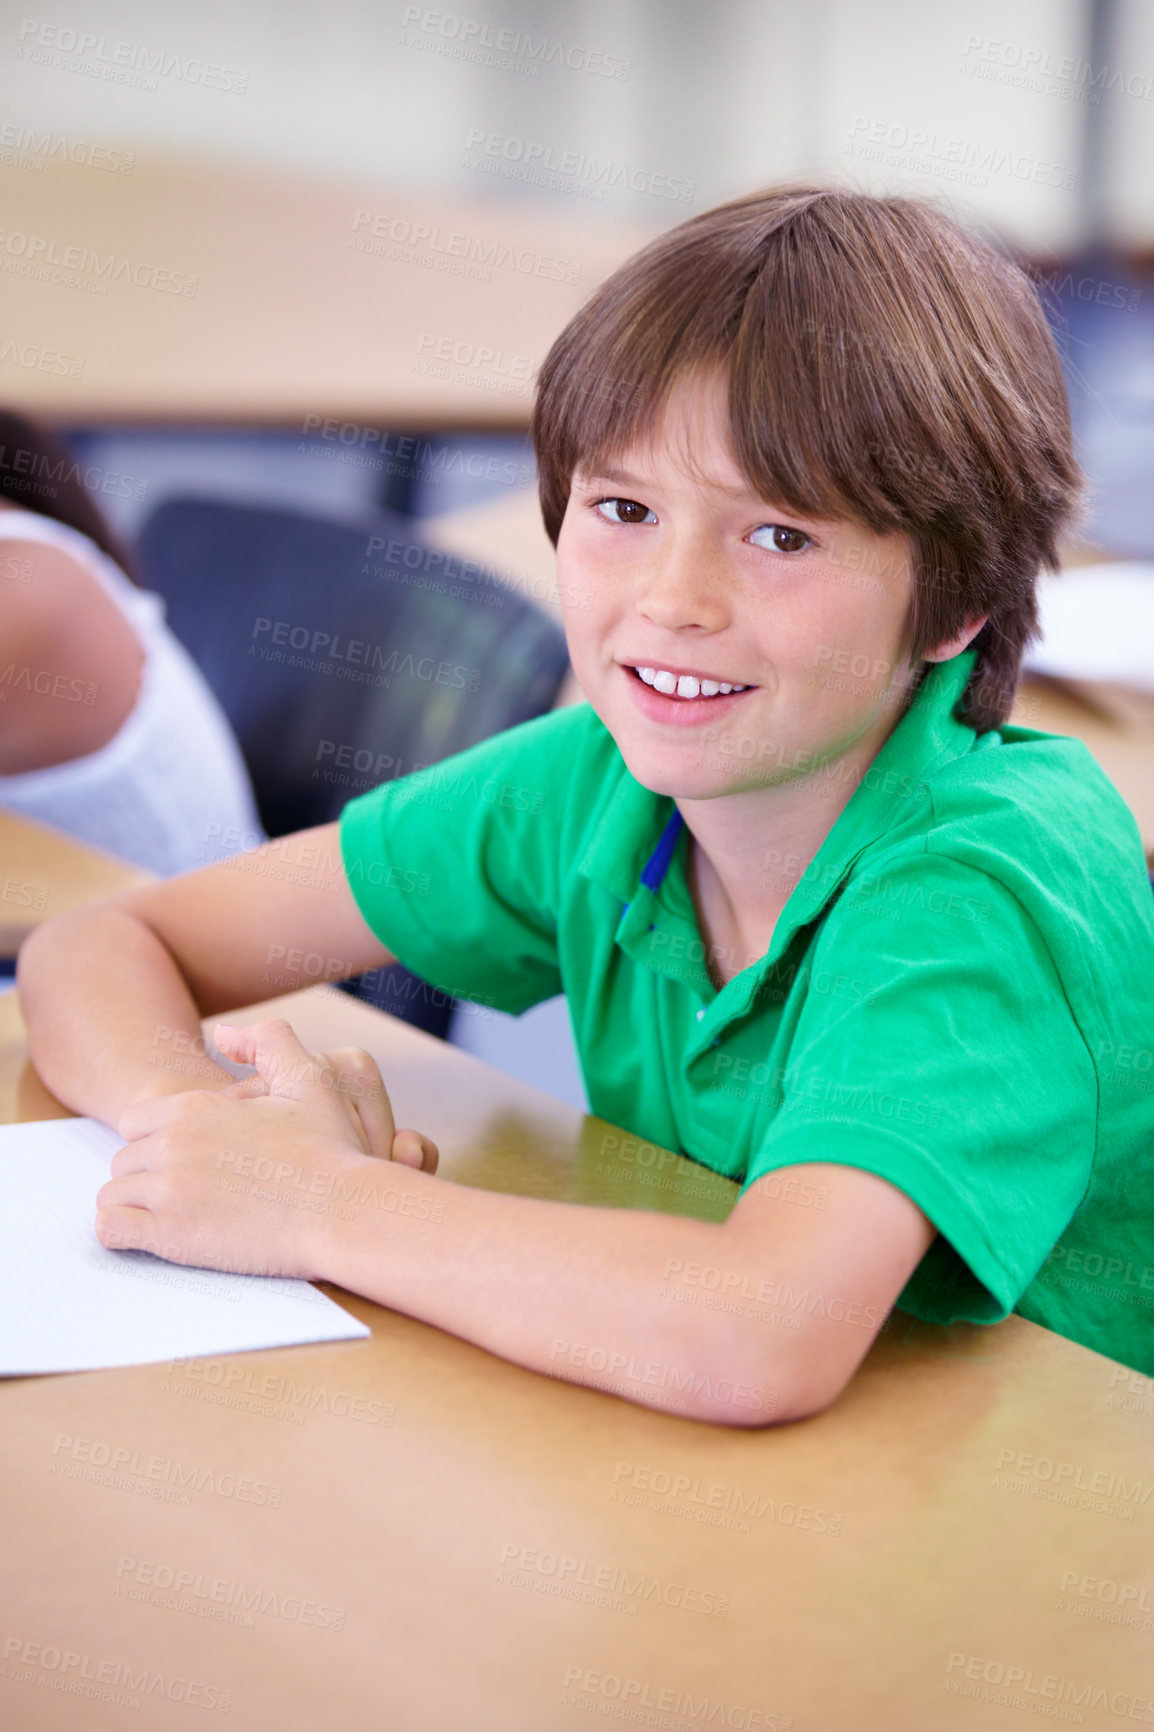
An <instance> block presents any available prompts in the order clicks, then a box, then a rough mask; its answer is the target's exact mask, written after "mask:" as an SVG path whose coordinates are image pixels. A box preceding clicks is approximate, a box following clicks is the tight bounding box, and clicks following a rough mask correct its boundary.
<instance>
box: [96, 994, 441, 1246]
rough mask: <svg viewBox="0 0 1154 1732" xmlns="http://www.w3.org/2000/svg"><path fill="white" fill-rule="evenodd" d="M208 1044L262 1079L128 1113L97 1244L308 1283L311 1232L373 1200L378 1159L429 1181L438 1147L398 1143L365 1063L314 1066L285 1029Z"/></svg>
mask: <svg viewBox="0 0 1154 1732" xmlns="http://www.w3.org/2000/svg"><path fill="white" fill-rule="evenodd" d="M216 1039H217V1044H218V1046H219V1047H220V1050H221V1051H222V1052H223V1053H225V1054H226V1055H227V1056H228V1057H229V1058H231V1059H234V1060H235V1061H236V1062H237V1063H241V1064H253V1065H255V1067H256V1075H255V1076H253V1077H249V1078H245V1079H244V1080H243V1081H241V1082H238V1083H232V1084H229V1085H228V1086H227V1087H225V1088H221V1089H212V1090H209V1089H196V1090H191V1091H188V1092H186V1093H183V1094H178V1095H168V1096H162V1097H157V1098H153V1099H144V1100H139V1101H137V1102H136V1103H135V1104H134V1105H133V1106H131V1107H130V1108H129V1109H128V1111H127V1112H126V1113H125V1114H124V1116H123V1117H122V1119H121V1121H120V1125H119V1129H120V1132H121V1135H122V1136H124V1137H125V1138H126V1139H128V1140H127V1143H126V1146H125V1147H124V1148H122V1149H120V1150H119V1151H118V1152H117V1154H116V1155H115V1157H114V1159H113V1162H112V1174H113V1176H112V1178H111V1180H110V1181H109V1183H108V1184H106V1185H105V1186H103V1187H102V1189H101V1191H100V1193H99V1195H98V1197H97V1218H96V1234H97V1237H98V1239H99V1240H100V1242H101V1243H102V1244H103V1245H106V1246H108V1247H109V1248H110V1249H122V1250H123V1249H130V1248H135V1249H139V1250H147V1251H152V1252H154V1253H155V1254H156V1255H157V1256H161V1257H166V1258H168V1259H169V1260H170V1261H173V1262H179V1263H197V1264H201V1265H202V1266H205V1267H208V1268H225V1269H234V1270H237V1271H240V1272H243V1273H247V1274H280V1275H303V1276H305V1277H306V1278H313V1279H315V1278H317V1277H318V1275H319V1274H320V1273H321V1271H320V1270H319V1269H318V1267H317V1261H316V1255H315V1252H314V1249H313V1247H314V1245H315V1244H316V1243H317V1242H318V1233H317V1229H318V1228H319V1227H322V1226H323V1225H325V1224H326V1223H327V1220H328V1218H329V1217H337V1218H340V1217H341V1216H342V1215H343V1213H344V1212H346V1211H347V1210H349V1209H350V1206H353V1207H355V1199H356V1197H357V1196H358V1195H359V1194H362V1193H367V1192H369V1191H373V1190H376V1189H377V1188H379V1185H380V1184H381V1182H382V1177H381V1174H380V1171H379V1168H378V1165H377V1157H383V1158H385V1159H388V1158H389V1156H390V1154H391V1155H392V1156H393V1158H396V1159H398V1160H403V1161H404V1162H405V1164H406V1165H409V1166H413V1167H422V1166H423V1167H424V1168H425V1170H426V1171H429V1172H432V1171H433V1170H434V1169H435V1167H436V1162H437V1151H436V1147H435V1145H434V1144H433V1143H432V1142H430V1141H429V1139H428V1138H425V1137H422V1136H421V1135H420V1134H419V1133H418V1132H416V1131H402V1132H400V1133H397V1132H395V1130H394V1126H393V1115H392V1108H391V1107H390V1105H389V1100H388V1096H387V1094H386V1093H385V1088H384V1084H383V1082H382V1081H381V1077H380V1071H379V1070H378V1069H377V1066H376V1064H375V1062H374V1061H373V1060H372V1059H371V1058H370V1057H369V1055H368V1054H367V1053H362V1052H360V1050H359V1049H339V1050H338V1051H336V1052H333V1053H327V1054H326V1053H309V1052H307V1051H306V1050H305V1048H304V1047H303V1046H302V1045H301V1043H300V1041H299V1040H298V1039H297V1037H296V1035H295V1034H294V1033H293V1031H292V1029H291V1028H290V1026H289V1025H288V1023H287V1022H283V1021H276V1022H267V1023H259V1024H256V1025H255V1026H254V1027H252V1028H249V1029H231V1028H221V1027H218V1028H217V1030H216ZM342 1199H343V1201H342ZM319 1237H323V1234H321V1235H319Z"/></svg>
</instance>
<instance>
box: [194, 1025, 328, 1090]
mask: <svg viewBox="0 0 1154 1732" xmlns="http://www.w3.org/2000/svg"><path fill="white" fill-rule="evenodd" d="M212 1034H213V1039H214V1040H215V1042H216V1044H217V1047H218V1048H219V1049H220V1051H221V1052H222V1053H223V1054H224V1056H225V1057H226V1058H228V1059H231V1060H232V1062H233V1063H234V1064H251V1065H254V1066H255V1067H256V1072H257V1075H258V1076H259V1077H260V1078H261V1080H262V1081H263V1082H264V1083H265V1084H266V1085H267V1089H268V1092H269V1094H271V1095H285V1096H287V1097H288V1098H289V1099H290V1100H305V1099H307V1098H308V1097H309V1096H310V1095H312V1094H313V1093H314V1092H315V1090H316V1088H317V1086H318V1083H319V1082H320V1080H321V1078H320V1074H319V1072H318V1070H317V1065H316V1062H315V1060H314V1059H313V1058H312V1056H311V1054H310V1053H308V1052H307V1051H306V1049H305V1048H304V1047H303V1046H302V1045H301V1043H300V1041H299V1040H298V1039H297V1036H296V1034H295V1033H294V1032H293V1028H292V1024H291V1023H288V1022H286V1021H285V1019H284V1017H283V1016H278V1017H274V1018H272V1019H271V1020H270V1021H268V1022H255V1023H253V1024H252V1026H251V1027H250V1028H233V1027H232V1025H231V1024H230V1023H224V1022H218V1023H217V1025H216V1027H215V1028H214V1029H213V1031H212Z"/></svg>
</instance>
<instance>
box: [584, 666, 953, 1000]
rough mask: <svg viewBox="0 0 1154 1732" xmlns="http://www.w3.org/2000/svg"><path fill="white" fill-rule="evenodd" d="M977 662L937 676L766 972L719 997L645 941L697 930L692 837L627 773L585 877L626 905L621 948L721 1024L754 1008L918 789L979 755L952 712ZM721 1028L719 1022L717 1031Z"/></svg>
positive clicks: (807, 875) (839, 824)
mask: <svg viewBox="0 0 1154 1732" xmlns="http://www.w3.org/2000/svg"><path fill="white" fill-rule="evenodd" d="M975 660H976V651H974V650H972V649H971V650H964V651H963V652H962V653H961V655H957V656H953V657H952V658H951V659H950V660H949V661H945V662H936V663H934V664H933V665H932V666H931V667H930V668H929V670H928V671H927V673H926V674H925V676H924V678H923V680H922V683H921V685H920V686H919V687H918V690H917V692H916V693H915V694H914V698H913V700H912V702H911V704H910V706H909V708H908V709H907V711H906V713H905V715H904V716H903V717H902V719H901V721H900V722H899V723H898V725H897V727H896V728H895V729H894V731H893V733H892V734H891V735H890V737H889V739H888V740H887V741H886V742H885V744H884V745H883V746H882V748H881V750H880V752H879V753H878V754H877V756H876V757H875V758H874V760H873V762H872V763H871V764H870V765H869V767H868V769H867V770H866V771H865V773H864V774H863V776H862V779H861V781H860V783H859V784H858V786H857V788H855V790H854V792H853V794H852V795H851V797H850V799H849V800H848V802H847V803H846V805H845V807H844V808H843V809H842V811H841V812H840V813H839V815H838V817H837V820H836V821H835V823H834V825H833V827H832V829H831V830H830V832H829V834H828V835H827V837H826V838H825V841H824V842H823V843H822V845H821V847H820V848H819V849H818V851H817V854H816V855H815V856H814V858H813V860H812V861H811V862H810V864H809V866H807V867H806V869H805V871H804V872H803V873H802V875H801V878H800V879H799V881H798V883H797V884H796V886H795V887H794V890H793V892H792V894H791V896H790V898H789V901H788V902H787V903H786V906H785V908H784V909H783V911H782V914H781V917H780V918H779V920H778V922H777V925H776V927H775V929H774V934H773V940H772V943H771V944H770V947H769V949H768V950H767V951H766V953H765V955H764V956H763V957H762V958H761V959H760V961H759V962H757V963H755V964H753V965H752V966H751V967H750V968H747V969H745V970H744V971H743V972H742V973H741V974H739V975H737V976H736V977H735V978H734V979H733V980H731V981H728V982H727V983H726V985H725V986H724V987H723V988H722V990H721V992H720V993H718V992H716V991H715V989H714V987H713V986H712V983H711V982H710V981H709V977H708V975H707V974H706V972H705V968H704V965H703V964H702V965H701V966H700V967H699V969H698V970H697V976H696V978H693V970H692V969H691V968H687V966H686V964H685V962H684V961H681V962H679V963H678V964H677V965H676V966H669V965H666V966H663V959H664V957H665V955H666V949H665V948H663V947H661V946H656V947H655V946H654V944H653V941H652V940H647V938H646V935H647V934H648V933H649V932H651V931H652V930H653V929H654V926H655V925H657V924H658V915H659V911H660V910H664V911H665V913H666V915H668V916H671V917H672V918H674V919H675V920H676V919H680V920H683V921H684V920H686V918H688V922H689V924H690V925H692V926H694V927H695V926H696V916H695V914H694V911H693V903H692V897H691V896H690V894H689V888H688V885H687V884H686V883H685V874H684V861H685V840H686V832H685V827H684V820H683V819H682V818H681V814H680V812H678V810H677V807H676V803H675V801H674V799H673V797H672V796H671V795H668V794H654V793H652V792H651V791H650V790H649V789H648V788H643V787H642V786H641V784H640V783H639V782H637V781H635V780H634V778H633V777H632V776H631V775H630V774H629V772H628V770H626V769H625V767H624V765H623V764H622V766H621V777H620V780H619V781H618V783H617V786H616V787H615V788H614V790H613V792H612V794H611V795H610V798H609V800H608V801H607V803H606V805H605V808H604V810H603V811H602V814H601V818H600V820H599V821H598V823H597V825H596V827H595V829H594V832H593V835H592V837H591V838H590V841H589V844H588V846H587V847H586V850H585V852H584V854H583V856H582V858H581V860H580V863H579V864H578V867H577V870H578V872H579V873H580V874H581V876H583V877H585V878H588V879H590V880H591V881H592V882H594V883H596V884H600V885H601V886H602V888H603V889H605V890H608V891H609V892H610V894H611V895H613V896H614V897H616V898H617V899H618V900H619V901H620V902H621V903H622V904H623V912H622V915H621V919H620V923H619V925H618V929H617V935H616V936H617V942H618V943H619V944H621V945H622V947H623V948H624V949H626V950H627V951H629V953H630V954H632V955H634V956H635V957H636V958H637V960H639V961H645V962H646V963H647V964H648V966H650V967H652V968H656V969H657V970H658V972H665V973H670V974H675V975H676V977H677V978H678V979H680V980H682V981H686V982H687V984H690V985H692V986H696V988H697V990H698V992H699V993H700V995H701V996H702V998H703V999H710V998H713V999H714V1000H715V1001H716V1004H717V1009H718V1010H719V1011H720V1010H721V1003H720V1001H721V1000H725V1001H726V1006H725V1008H726V1013H727V1014H725V1015H724V1016H723V1017H722V1018H721V1019H720V1020H721V1021H722V1022H725V1021H729V1020H730V1018H731V1016H732V1015H736V1014H740V1013H741V1011H742V1010H743V1009H746V1008H748V1004H749V1003H751V1002H752V1000H753V998H754V997H755V996H756V993H757V990H758V987H759V985H760V983H761V980H762V978H763V977H764V974H765V971H766V969H768V968H769V967H771V966H772V964H773V963H774V962H775V961H776V960H777V959H778V957H780V956H781V955H782V953H783V952H784V950H785V949H786V947H787V946H788V944H789V943H790V941H791V939H792V938H793V937H794V935H795V933H796V932H797V931H798V930H799V929H800V928H801V927H802V926H804V925H806V924H807V923H808V922H810V921H812V920H815V919H816V918H817V917H818V915H819V914H820V913H821V912H822V910H823V909H824V908H825V906H826V905H827V903H828V902H829V901H830V900H831V899H832V897H833V896H834V894H835V892H836V891H837V889H838V887H839V885H840V884H841V883H842V881H843V879H844V878H845V876H846V874H847V873H848V871H849V869H850V867H851V866H852V864H853V862H854V860H855V859H856V858H857V856H858V855H859V854H861V853H862V851H863V850H864V849H866V848H868V847H869V845H870V844H871V843H872V842H875V841H876V840H877V839H878V838H879V837H880V836H882V835H884V833H885V832H886V830H888V829H889V828H890V827H891V826H892V825H893V824H894V822H895V821H896V818H897V816H899V815H900V805H899V802H900V800H901V798H902V797H903V794H906V795H908V793H909V792H910V791H911V784H916V783H917V782H918V781H919V780H920V779H922V778H924V777H925V776H927V775H928V774H929V773H930V772H931V771H932V769H933V768H934V767H935V766H936V765H937V764H939V763H942V762H948V761H949V760H950V759H952V758H956V757H959V756H961V754H962V753H963V752H966V751H968V750H969V749H970V747H971V746H972V745H973V742H974V738H975V734H974V730H973V729H972V728H970V727H968V726H967V725H966V723H964V722H961V721H959V720H958V719H957V718H956V717H955V715H954V713H953V712H954V708H955V706H956V704H957V702H958V700H959V699H960V698H961V696H962V693H963V692H964V690H965V687H966V682H967V680H968V679H969V677H970V674H971V673H972V672H973V667H974V662H975ZM713 1024H714V1018H713V1017H712V1016H710V1026H711V1027H712V1026H713ZM702 1032H703V1034H704V1033H705V1032H706V1031H705V1030H704V1029H703V1031H702Z"/></svg>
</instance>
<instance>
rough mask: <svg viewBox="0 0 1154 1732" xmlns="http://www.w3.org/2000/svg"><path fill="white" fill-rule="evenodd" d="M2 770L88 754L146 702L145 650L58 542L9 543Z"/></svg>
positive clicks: (2, 561) (1, 669)
mask: <svg viewBox="0 0 1154 1732" xmlns="http://www.w3.org/2000/svg"><path fill="white" fill-rule="evenodd" d="M0 572H2V579H3V604H4V643H3V650H2V651H0V682H2V683H0V775H2V776H18V775H23V774H24V773H25V772H26V771H29V770H42V769H45V768H47V767H48V766H49V765H52V764H65V763H69V762H71V760H72V759H73V758H82V757H87V755H88V754H89V753H90V752H95V751H98V750H99V749H100V747H101V746H104V745H107V743H108V741H109V740H111V739H112V737H113V735H114V734H115V733H116V732H117V731H118V730H119V729H120V727H121V726H122V725H123V723H124V721H125V719H126V718H127V717H128V715H129V714H130V713H131V711H132V708H133V706H134V704H135V703H136V694H137V690H138V687H139V684H140V671H141V667H142V665H143V661H144V652H143V650H142V648H141V645H140V639H139V638H138V637H137V635H136V633H135V631H134V630H133V628H132V626H131V624H130V623H129V621H128V620H127V619H126V618H125V616H124V615H123V613H121V611H120V609H119V608H118V607H117V606H116V604H115V602H113V601H112V600H111V599H110V598H109V597H108V596H107V595H106V594H105V593H104V591H103V590H102V589H101V588H100V587H99V585H98V584H97V583H96V581H95V579H94V578H93V577H92V576H91V574H90V573H89V572H87V571H85V570H84V568H83V566H81V565H78V564H77V562H76V561H75V560H74V559H71V558H69V556H68V554H66V553H64V552H63V551H62V550H61V549H60V548H57V547H46V546H45V545H44V544H43V542H38V541H16V540H11V541H10V540H8V539H7V537H5V538H3V539H0Z"/></svg>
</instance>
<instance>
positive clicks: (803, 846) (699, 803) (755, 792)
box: [677, 713, 900, 977]
mask: <svg viewBox="0 0 1154 1732" xmlns="http://www.w3.org/2000/svg"><path fill="white" fill-rule="evenodd" d="M899 719H900V717H898V716H894V715H892V713H891V714H889V715H886V716H884V717H882V718H880V719H879V723H878V724H876V725H875V726H874V727H873V728H871V729H869V730H868V731H867V732H866V733H865V734H863V735H862V736H861V737H860V738H859V739H858V740H856V741H855V742H854V743H853V745H852V746H851V747H850V748H849V749H848V750H847V751H846V752H844V753H842V754H841V756H839V757H838V758H836V759H834V760H832V761H830V762H828V763H827V764H825V765H823V766H822V768H821V769H819V770H816V771H814V772H812V773H811V774H809V775H807V776H798V777H794V778H792V779H791V780H789V781H785V782H778V783H774V784H772V785H771V786H769V787H761V788H752V789H749V790H748V791H746V792H738V793H733V794H726V795H722V796H720V797H718V798H715V799H710V800H693V799H680V798H679V799H678V800H677V807H678V810H679V811H680V813H681V815H682V817H683V818H684V820H685V827H686V829H687V830H688V831H689V833H690V842H689V852H688V856H687V868H688V870H687V877H688V882H689V886H690V890H691V893H692V895H693V899H694V903H695V905H696V908H697V915H698V922H699V925H700V926H701V929H702V932H703V935H705V936H706V937H707V941H709V942H710V943H713V944H715V945H716V948H717V953H718V954H725V955H728V954H729V953H730V952H731V951H732V952H733V954H734V956H735V957H736V959H737V960H738V962H739V967H735V968H732V969H729V970H727V971H726V976H727V977H728V975H729V974H732V973H737V972H739V971H740V968H744V967H748V966H749V963H750V962H752V961H755V960H756V959H757V958H758V957H760V956H763V955H764V954H765V952H766V950H767V949H768V948H769V941H770V939H771V938H772V936H773V929H774V927H775V926H776V924H777V920H778V917H779V916H780V914H781V912H782V910H783V908H784V907H785V905H786V903H787V902H788V901H789V898H790V896H791V895H792V893H793V890H794V888H795V886H796V885H797V884H798V883H799V882H800V881H801V878H802V876H803V874H804V872H805V870H806V868H807V867H808V866H809V864H810V862H811V861H812V860H813V858H814V856H815V855H816V854H817V852H818V850H819V849H820V847H821V845H822V843H823V842H824V841H825V839H826V837H827V836H828V835H829V833H830V831H831V830H832V829H833V826H834V824H835V823H836V822H837V820H838V818H839V816H840V815H841V813H842V812H843V811H844V809H845V807H846V806H847V805H848V803H849V801H850V799H851V798H852V796H853V794H854V791H855V789H856V788H857V787H858V784H859V783H860V781H861V778H862V776H863V775H864V774H865V772H866V770H867V769H868V768H869V766H870V764H871V763H872V762H873V760H874V758H875V757H876V756H877V754H878V752H879V751H880V750H881V747H882V746H883V745H884V743H885V741H886V739H887V738H888V737H889V735H890V734H891V733H892V732H893V729H894V728H895V727H896V725H897V722H898V720H899ZM707 929H708V930H707ZM742 957H744V958H745V960H741V958H742Z"/></svg>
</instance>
